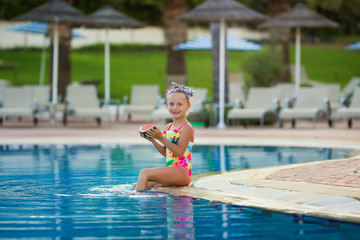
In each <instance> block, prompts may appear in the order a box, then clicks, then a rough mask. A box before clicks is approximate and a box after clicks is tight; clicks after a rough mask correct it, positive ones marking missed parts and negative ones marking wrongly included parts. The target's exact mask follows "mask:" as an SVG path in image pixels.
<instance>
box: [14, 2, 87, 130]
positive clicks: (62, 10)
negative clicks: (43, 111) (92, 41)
mask: <svg viewBox="0 0 360 240" xmlns="http://www.w3.org/2000/svg"><path fill="white" fill-rule="evenodd" d="M14 20H20V21H23V20H26V21H39V22H47V23H52V24H54V30H53V31H54V37H53V45H54V47H53V72H52V104H53V105H55V104H56V103H57V92H58V65H59V62H58V60H59V29H58V24H61V23H63V24H69V25H72V26H81V25H82V24H83V23H85V22H87V21H88V18H87V17H86V16H85V15H84V14H83V13H82V12H80V11H79V10H77V9H76V8H74V7H72V6H70V5H68V4H67V3H65V2H63V1H62V0H50V1H49V2H47V3H45V4H43V5H40V6H39V7H37V8H35V9H33V10H30V11H29V12H27V13H25V14H23V15H20V16H18V17H16V18H14ZM52 124H55V122H54V121H52Z"/></svg>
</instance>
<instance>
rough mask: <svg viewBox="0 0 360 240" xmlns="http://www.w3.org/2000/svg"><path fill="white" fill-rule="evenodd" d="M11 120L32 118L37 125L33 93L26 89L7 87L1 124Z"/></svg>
mask: <svg viewBox="0 0 360 240" xmlns="http://www.w3.org/2000/svg"><path fill="white" fill-rule="evenodd" d="M11 118H18V119H22V118H31V119H33V123H34V125H36V124H37V115H36V112H35V104H34V101H33V92H32V91H31V89H28V88H24V87H6V88H5V89H4V90H3V99H2V107H1V108H0V124H2V123H3V121H4V120H6V119H11Z"/></svg>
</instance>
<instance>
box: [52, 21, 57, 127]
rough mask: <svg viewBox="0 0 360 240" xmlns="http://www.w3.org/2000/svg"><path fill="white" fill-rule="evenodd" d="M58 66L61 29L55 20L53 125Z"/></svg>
mask: <svg viewBox="0 0 360 240" xmlns="http://www.w3.org/2000/svg"><path fill="white" fill-rule="evenodd" d="M58 66H59V29H58V21H57V20H55V22H54V37H53V69H52V108H53V113H52V117H51V125H52V126H55V125H56V120H55V114H56V113H55V109H56V104H57V91H58V88H57V87H58Z"/></svg>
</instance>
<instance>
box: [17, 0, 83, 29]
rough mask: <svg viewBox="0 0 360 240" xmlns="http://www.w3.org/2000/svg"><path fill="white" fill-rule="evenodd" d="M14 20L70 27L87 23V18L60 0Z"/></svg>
mask: <svg viewBox="0 0 360 240" xmlns="http://www.w3.org/2000/svg"><path fill="white" fill-rule="evenodd" d="M14 20H20V21H22V20H25V21H40V22H48V23H53V22H55V21H57V22H58V23H67V24H71V25H72V26H80V25H82V24H84V23H86V22H87V21H88V18H87V17H86V16H85V15H84V14H83V13H82V12H81V11H79V10H78V9H76V8H74V7H72V6H70V5H69V4H67V3H65V2H63V1H61V0H50V1H49V2H47V3H45V4H43V5H40V6H39V7H37V8H34V9H32V10H30V11H29V12H27V13H25V14H23V15H20V16H18V17H16V18H14Z"/></svg>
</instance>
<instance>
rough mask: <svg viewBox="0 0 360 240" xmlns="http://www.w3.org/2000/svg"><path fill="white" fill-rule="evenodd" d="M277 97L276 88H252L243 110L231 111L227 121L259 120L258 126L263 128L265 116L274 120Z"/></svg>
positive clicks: (277, 90) (235, 109) (234, 109)
mask: <svg viewBox="0 0 360 240" xmlns="http://www.w3.org/2000/svg"><path fill="white" fill-rule="evenodd" d="M278 96H279V89H278V88H269V87H253V88H251V89H250V92H249V97H248V100H247V102H246V104H245V108H233V109H231V110H230V111H229V112H228V115H227V119H228V120H234V119H246V120H248V119H260V126H261V127H263V126H264V121H265V116H266V115H272V117H274V118H276V108H277V105H278ZM245 126H246V125H245Z"/></svg>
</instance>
